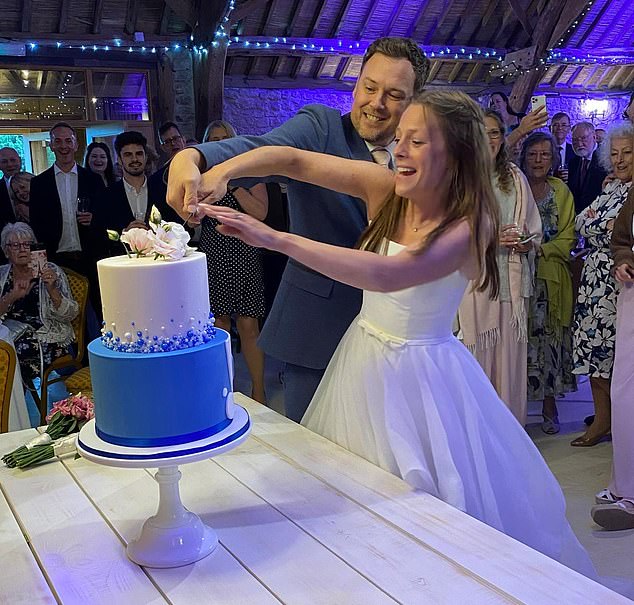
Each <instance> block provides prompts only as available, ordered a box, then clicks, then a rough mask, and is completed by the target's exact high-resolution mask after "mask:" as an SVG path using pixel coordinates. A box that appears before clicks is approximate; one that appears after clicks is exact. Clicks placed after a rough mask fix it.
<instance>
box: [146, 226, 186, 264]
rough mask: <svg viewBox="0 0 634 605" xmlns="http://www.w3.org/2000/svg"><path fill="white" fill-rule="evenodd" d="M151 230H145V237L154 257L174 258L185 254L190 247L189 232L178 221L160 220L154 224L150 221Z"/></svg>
mask: <svg viewBox="0 0 634 605" xmlns="http://www.w3.org/2000/svg"><path fill="white" fill-rule="evenodd" d="M150 228H151V231H148V232H147V238H148V240H149V241H150V242H151V245H152V249H151V252H150V253H151V254H154V255H155V257H163V258H165V259H170V260H176V259H179V258H183V256H186V255H187V254H188V253H189V252H190V251H191V250H192V248H190V247H189V246H188V245H187V244H188V242H189V233H187V231H186V230H185V228H184V227H183V225H179V224H178V223H166V222H165V221H161V222H160V223H158V224H156V223H153V222H150Z"/></svg>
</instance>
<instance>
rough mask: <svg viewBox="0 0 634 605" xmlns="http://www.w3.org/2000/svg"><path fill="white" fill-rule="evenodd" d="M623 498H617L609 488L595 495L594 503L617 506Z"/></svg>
mask: <svg viewBox="0 0 634 605" xmlns="http://www.w3.org/2000/svg"><path fill="white" fill-rule="evenodd" d="M620 499H621V498H619V497H618V496H615V495H614V494H613V493H612V492H611V491H610V490H609V489H608V488H607V487H606V488H605V489H602V490H601V491H600V492H598V493H597V494H595V496H594V501H595V502H596V503H597V504H615V503H616V502H618V501H619V500H620Z"/></svg>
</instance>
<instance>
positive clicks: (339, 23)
mask: <svg viewBox="0 0 634 605" xmlns="http://www.w3.org/2000/svg"><path fill="white" fill-rule="evenodd" d="M351 6H352V0H345V2H344V3H343V4H342V5H341V8H340V9H339V12H338V13H337V18H336V20H335V24H334V27H333V28H332V30H331V32H330V37H331V38H337V37H338V36H339V35H340V34H341V30H342V29H343V26H344V25H345V24H346V18H347V17H348V12H349V11H350V7H351Z"/></svg>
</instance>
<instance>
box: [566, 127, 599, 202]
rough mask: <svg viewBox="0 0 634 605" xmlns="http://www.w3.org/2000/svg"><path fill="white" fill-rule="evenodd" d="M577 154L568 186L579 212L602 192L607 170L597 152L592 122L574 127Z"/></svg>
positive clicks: (571, 166) (570, 171)
mask: <svg viewBox="0 0 634 605" xmlns="http://www.w3.org/2000/svg"><path fill="white" fill-rule="evenodd" d="M572 146H573V149H574V152H575V156H574V157H573V158H572V159H571V160H570V164H569V166H568V169H569V176H568V187H569V188H570V191H572V195H573V197H574V198H575V212H576V213H577V214H579V213H580V212H581V211H582V210H583V209H584V208H587V207H588V206H589V205H590V203H591V202H592V201H594V200H595V199H596V197H597V196H598V195H599V194H600V193H601V190H602V189H603V180H604V179H605V177H606V176H607V171H606V170H605V169H604V168H602V167H601V166H600V164H599V158H598V157H597V156H598V154H596V153H595V151H596V148H597V140H596V137H595V134H594V126H593V125H592V124H591V123H590V122H579V124H576V125H575V127H574V128H573V129H572Z"/></svg>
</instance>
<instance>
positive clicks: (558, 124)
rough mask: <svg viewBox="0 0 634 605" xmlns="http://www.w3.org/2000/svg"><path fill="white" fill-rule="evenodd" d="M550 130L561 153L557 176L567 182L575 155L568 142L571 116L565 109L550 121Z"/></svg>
mask: <svg viewBox="0 0 634 605" xmlns="http://www.w3.org/2000/svg"><path fill="white" fill-rule="evenodd" d="M550 132H551V134H552V135H553V139H555V144H556V147H557V152H558V153H559V170H558V171H557V174H556V175H555V176H557V177H559V178H560V179H561V180H562V181H564V183H565V182H566V181H567V180H568V164H569V163H570V160H572V158H573V157H574V155H575V152H574V150H573V148H572V145H571V144H570V143H568V135H569V134H570V116H569V115H568V114H567V113H564V112H563V111H560V112H557V113H556V114H555V115H554V116H553V117H552V120H551V121H550Z"/></svg>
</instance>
